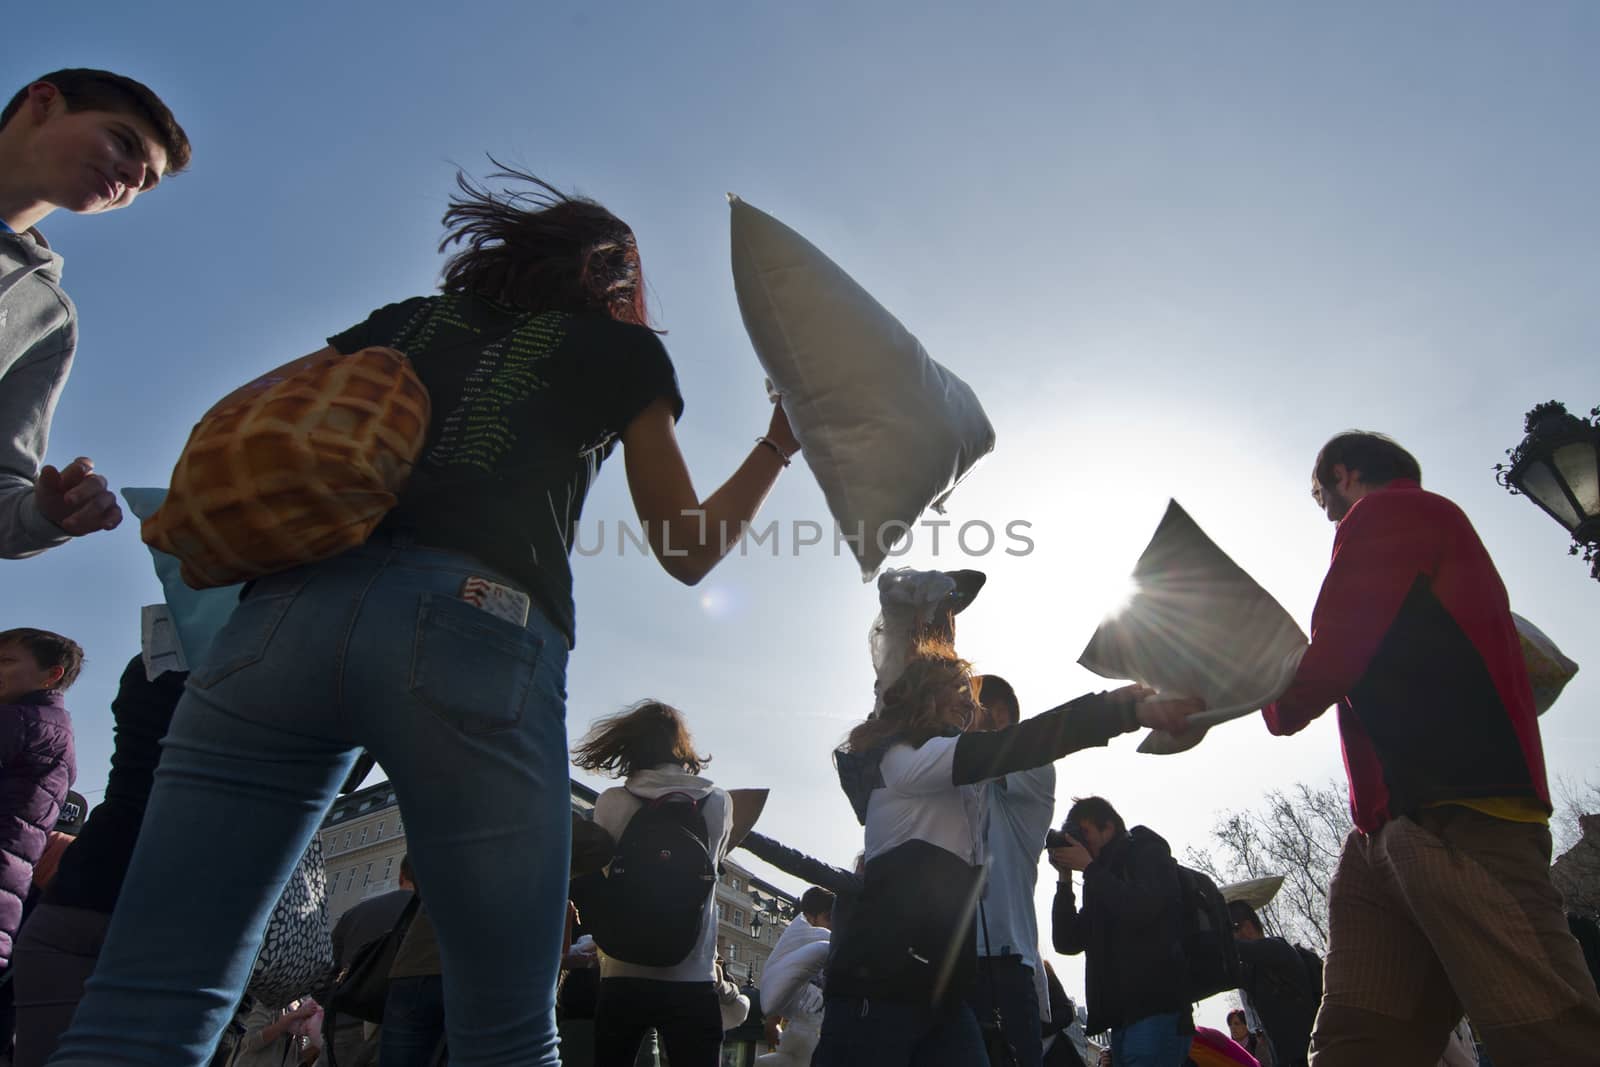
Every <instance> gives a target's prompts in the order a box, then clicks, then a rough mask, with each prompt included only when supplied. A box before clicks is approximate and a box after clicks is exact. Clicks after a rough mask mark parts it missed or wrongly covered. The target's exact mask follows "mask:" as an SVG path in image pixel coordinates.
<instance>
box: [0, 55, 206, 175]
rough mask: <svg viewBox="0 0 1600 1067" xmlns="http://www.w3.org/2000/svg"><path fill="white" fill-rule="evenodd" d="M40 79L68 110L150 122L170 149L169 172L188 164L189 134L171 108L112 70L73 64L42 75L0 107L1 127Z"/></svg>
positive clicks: (174, 171)
mask: <svg viewBox="0 0 1600 1067" xmlns="http://www.w3.org/2000/svg"><path fill="white" fill-rule="evenodd" d="M40 82H49V83H50V84H51V85H54V86H55V87H56V91H57V92H59V93H60V94H61V99H62V100H63V101H64V102H65V103H66V105H67V110H68V111H69V112H70V111H120V112H122V113H123V114H125V115H137V116H138V117H139V118H142V119H144V120H145V121H146V122H148V123H149V124H150V126H151V127H152V128H153V129H154V130H155V131H156V136H157V137H158V138H160V139H161V147H162V148H164V149H166V151H167V173H168V174H176V173H178V172H179V171H181V170H183V169H184V168H185V167H187V166H188V165H189V155H190V151H191V150H190V147H189V135H188V134H186V133H184V132H183V127H182V126H179V125H178V120H177V119H176V118H175V117H173V114H172V109H171V108H169V107H168V106H167V105H166V103H165V102H163V101H162V99H161V98H160V97H159V96H157V95H156V94H155V93H153V92H151V91H150V88H149V86H147V85H144V84H143V83H142V82H136V81H134V80H133V79H132V78H129V77H125V76H123V75H121V74H113V73H111V71H109V70H91V69H88V68H84V67H74V68H70V69H68V70H57V71H52V72H51V73H49V74H42V75H40V76H39V77H37V78H35V79H33V81H31V82H29V83H28V84H27V85H24V86H23V87H22V88H21V89H19V90H18V91H17V93H16V95H15V96H13V97H12V98H11V101H10V103H8V104H6V106H5V110H3V111H0V127H3V126H4V125H5V124H6V123H8V122H10V121H11V119H12V117H13V116H14V115H16V113H17V112H19V111H21V110H22V105H23V102H24V101H26V100H27V99H28V88H29V87H30V86H33V85H37V84H38V83H40Z"/></svg>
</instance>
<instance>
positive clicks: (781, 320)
mask: <svg viewBox="0 0 1600 1067" xmlns="http://www.w3.org/2000/svg"><path fill="white" fill-rule="evenodd" d="M728 200H729V203H730V204H731V205H732V209H733V220H732V231H733V285H734V290H735V292H736V293H737V294H738V298H739V312H740V314H741V315H742V316H743V317H744V326H745V329H746V330H747V331H748V332H749V334H750V341H751V343H752V344H753V345H754V346H755V350H756V356H757V357H758V358H759V359H760V360H761V365H762V367H764V368H765V369H766V372H767V376H768V377H769V378H771V379H772V385H773V388H774V389H775V390H776V391H777V392H778V394H779V395H781V396H782V398H783V407H784V410H785V411H786V412H787V413H788V415H789V422H790V424H791V425H792V426H793V427H794V432H795V437H796V438H798V439H799V441H800V445H801V448H802V450H803V454H804V455H805V459H806V463H807V464H809V465H810V467H811V471H812V473H813V474H815V475H816V478H817V483H818V484H819V485H820V486H821V487H822V495H823V496H824V497H825V498H826V499H827V501H828V510H829V511H830V512H832V513H833V517H834V521H835V522H837V523H838V526H839V531H840V536H842V537H844V538H846V539H848V541H849V544H850V547H851V550H852V551H853V552H854V553H855V556H856V560H857V561H858V562H859V563H860V564H861V576H862V580H863V581H870V580H871V579H872V576H873V575H874V574H876V573H877V572H878V568H880V567H881V566H883V561H884V559H885V558H887V556H888V554H889V552H890V551H891V550H892V549H893V548H894V547H895V545H896V544H898V543H899V542H900V540H901V539H902V538H903V537H905V536H906V534H907V532H908V531H909V529H910V527H911V525H912V524H913V523H915V522H916V521H917V518H918V517H919V516H920V515H921V514H922V512H923V511H924V510H925V509H927V508H929V507H932V508H933V509H934V510H935V511H941V512H942V511H943V510H944V502H945V498H946V497H948V496H949V495H950V491H951V489H953V488H954V487H955V485H956V483H957V482H959V481H960V480H961V479H962V477H963V476H964V475H965V474H966V473H967V471H969V470H970V469H971V468H972V465H973V464H974V463H976V462H977V461H978V460H979V459H980V458H981V457H982V456H984V455H985V454H986V453H988V452H989V451H990V450H991V449H993V448H994V427H993V426H991V425H990V424H989V418H988V416H986V415H985V414H984V413H983V407H982V405H980V404H979V403H978V398H977V396H975V395H974V394H973V392H972V389H971V387H970V386H968V385H967V383H966V382H964V381H962V380H961V379H960V378H957V377H956V376H955V375H954V374H951V373H950V371H948V370H946V369H945V368H944V367H942V366H940V365H939V364H938V363H935V362H934V361H933V360H932V359H930V358H928V353H927V352H926V351H924V350H923V347H922V345H921V343H920V342H918V341H917V339H916V338H915V337H913V336H912V335H911V333H910V332H909V331H908V330H907V329H906V328H905V327H904V326H902V325H901V324H900V322H899V320H897V319H896V318H895V317H894V316H893V315H891V314H889V312H888V311H886V310H884V308H883V306H882V305H881V304H879V303H878V302H877V301H876V300H874V299H873V298H872V294H870V293H868V292H867V291H866V290H865V289H863V288H862V287H861V286H860V285H858V284H856V282H855V280H854V279H852V278H851V277H850V275H848V274H846V273H845V272H844V271H843V270H841V269H840V268H839V266H838V265H837V264H835V263H834V262H833V261H832V260H831V259H829V258H828V257H827V256H825V255H823V254H822V252H821V251H819V250H818V249H817V248H816V246H814V245H812V244H811V242H809V241H807V240H806V239H805V238H804V237H801V236H800V235H799V234H798V233H795V232H794V231H793V230H791V229H789V227H787V226H785V225H784V224H783V223H781V222H779V221H778V220H777V219H775V218H773V217H772V216H771V215H768V214H766V213H765V212H762V211H759V210H757V209H756V208H753V207H751V206H750V205H749V204H746V203H745V202H744V201H742V200H740V199H739V198H738V197H736V196H731V195H730V196H729V198H728ZM858 535H860V536H858Z"/></svg>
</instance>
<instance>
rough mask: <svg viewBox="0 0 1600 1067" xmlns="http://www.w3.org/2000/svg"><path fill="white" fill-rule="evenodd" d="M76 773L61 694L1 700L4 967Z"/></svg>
mask: <svg viewBox="0 0 1600 1067" xmlns="http://www.w3.org/2000/svg"><path fill="white" fill-rule="evenodd" d="M77 776H78V764H77V759H76V756H75V755H74V753H73V747H72V719H71V717H70V716H68V715H67V707H66V705H65V704H64V703H62V699H61V694H60V693H56V692H43V691H41V692H37V693H30V694H28V695H27V696H25V697H23V698H22V699H21V700H19V701H17V702H16V703H15V704H0V970H4V969H5V968H6V967H9V966H10V965H11V946H12V942H13V941H15V940H16V936H17V928H18V927H19V926H21V925H22V902H23V901H24V900H25V899H27V896H28V888H29V886H30V885H31V884H32V882H33V865H34V864H35V863H37V862H39V857H40V856H42V855H43V854H44V846H45V842H46V840H47V837H48V835H49V833H50V828H51V827H53V826H55V824H56V817H57V816H58V815H60V813H61V802H62V801H63V800H65V799H66V796H67V790H68V789H69V788H71V786H72V781H73V779H74V778H76V777H77Z"/></svg>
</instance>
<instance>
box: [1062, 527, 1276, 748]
mask: <svg viewBox="0 0 1600 1067" xmlns="http://www.w3.org/2000/svg"><path fill="white" fill-rule="evenodd" d="M1133 581H1134V584H1135V586H1136V592H1135V593H1134V595H1133V597H1132V599H1130V600H1129V602H1128V604H1127V606H1126V607H1125V608H1124V609H1123V610H1122V611H1121V612H1119V613H1118V614H1116V615H1115V616H1113V617H1111V618H1109V619H1106V620H1105V621H1104V622H1102V623H1101V624H1100V628H1099V629H1098V630H1096V631H1095V634H1094V637H1092V638H1090V639H1089V645H1088V647H1087V648H1085V649H1084V650H1083V655H1082V656H1080V657H1079V658H1078V662H1079V663H1081V664H1082V665H1083V666H1085V667H1087V668H1089V669H1090V670H1091V671H1094V672H1095V673H1096V674H1098V675H1100V676H1101V677H1104V678H1126V679H1129V680H1130V681H1135V682H1139V683H1141V684H1143V685H1148V686H1151V687H1153V688H1155V689H1158V690H1160V691H1162V692H1164V693H1168V694H1173V695H1177V696H1191V697H1201V698H1203V699H1204V700H1205V702H1206V710H1205V711H1204V712H1202V713H1200V714H1199V715H1196V716H1194V717H1192V718H1191V719H1190V722H1191V723H1193V724H1194V725H1195V727H1196V728H1195V729H1194V730H1192V731H1191V732H1189V733H1187V734H1185V735H1183V736H1181V737H1175V736H1173V735H1171V734H1167V733H1163V732H1161V731H1153V732H1152V733H1151V734H1150V736H1149V737H1147V738H1145V741H1144V743H1143V744H1141V745H1140V746H1139V751H1140V752H1153V753H1156V754H1158V755H1170V754H1172V753H1174V752H1182V751H1184V750H1185V749H1189V748H1193V747H1194V746H1195V745H1196V744H1198V743H1199V741H1200V739H1201V737H1203V736H1204V735H1205V730H1204V729H1203V728H1209V727H1211V726H1215V725H1217V724H1218V723H1221V722H1227V721H1228V720H1229V719H1236V718H1239V717H1240V716H1242V715H1249V714H1250V713H1251V712H1253V711H1255V710H1256V709H1258V708H1261V707H1265V706H1266V705H1267V704H1270V703H1272V701H1274V700H1276V699H1277V698H1278V696H1279V695H1280V694H1282V692H1283V691H1284V690H1285V689H1286V688H1288V686H1289V683H1290V682H1292V681H1293V680H1294V673H1295V670H1296V669H1297V668H1298V667H1299V666H1300V660H1301V658H1302V657H1303V656H1304V655H1305V652H1306V647H1307V645H1308V642H1307V641H1306V635H1305V633H1304V632H1303V631H1302V630H1301V629H1300V627H1299V625H1297V624H1296V623H1295V621H1294V619H1293V618H1291V617H1290V615H1289V613H1288V612H1287V611H1284V610H1283V607H1282V605H1280V604H1279V603H1278V602H1277V601H1276V600H1274V599H1272V596H1271V595H1270V594H1269V593H1268V592H1267V591H1266V590H1265V589H1262V588H1261V586H1259V585H1257V584H1256V582H1255V579H1253V578H1251V577H1250V576H1249V575H1248V574H1246V573H1245V572H1244V571H1243V569H1241V568H1240V567H1239V565H1238V564H1237V563H1235V562H1233V560H1231V559H1229V558H1228V555H1227V553H1226V552H1223V551H1222V549H1220V548H1218V547H1217V546H1216V543H1215V542H1213V541H1212V540H1211V538H1209V537H1207V536H1206V534H1205V531H1204V530H1202V529H1200V527H1199V525H1197V524H1196V523H1195V521H1194V520H1193V519H1191V518H1190V517H1189V513H1188V512H1186V511H1184V510H1183V508H1181V507H1179V506H1178V502H1177V501H1176V500H1174V501H1171V502H1170V503H1168V505H1167V513H1166V515H1165V516H1163V517H1162V519H1161V525H1160V526H1158V527H1156V532H1155V536H1153V537H1152V538H1151V539H1150V544H1149V546H1148V547H1146V548H1145V550H1144V554H1143V555H1142V556H1140V557H1139V562H1138V563H1137V564H1135V565H1134V568H1133Z"/></svg>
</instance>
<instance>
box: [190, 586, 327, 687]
mask: <svg viewBox="0 0 1600 1067" xmlns="http://www.w3.org/2000/svg"><path fill="white" fill-rule="evenodd" d="M305 585H306V581H305V578H304V576H302V575H298V574H292V573H290V572H285V574H283V575H276V574H275V575H270V576H269V577H267V578H263V579H261V580H260V581H259V582H258V583H256V585H255V586H254V587H253V588H251V589H250V591H249V595H247V596H246V597H245V598H244V599H243V600H241V601H240V602H239V606H238V607H236V608H234V609H233V614H232V615H230V616H228V620H227V622H225V623H224V624H223V626H222V629H221V630H219V631H217V634H216V637H215V638H214V639H212V640H211V642H210V643H209V645H208V646H207V647H206V651H205V653H204V658H203V660H202V662H200V663H198V664H191V670H190V674H189V681H190V683H191V684H193V685H197V686H199V687H200V688H202V689H208V688H210V687H211V686H214V685H216V684H217V683H219V682H221V681H222V680H223V679H225V678H228V677H229V676H231V675H233V674H236V673H238V672H239V671H241V670H243V669H244V668H246V667H249V666H252V665H254V664H256V663H259V662H260V661H261V658H262V657H263V656H265V655H266V654H267V646H268V645H270V644H271V643H272V639H273V637H274V636H276V634H277V632H278V626H279V624H280V623H282V622H283V618H284V616H285V615H287V614H289V609H290V608H292V607H293V606H294V603H295V600H296V599H297V598H298V597H299V596H300V592H301V590H303V589H304V588H305Z"/></svg>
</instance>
